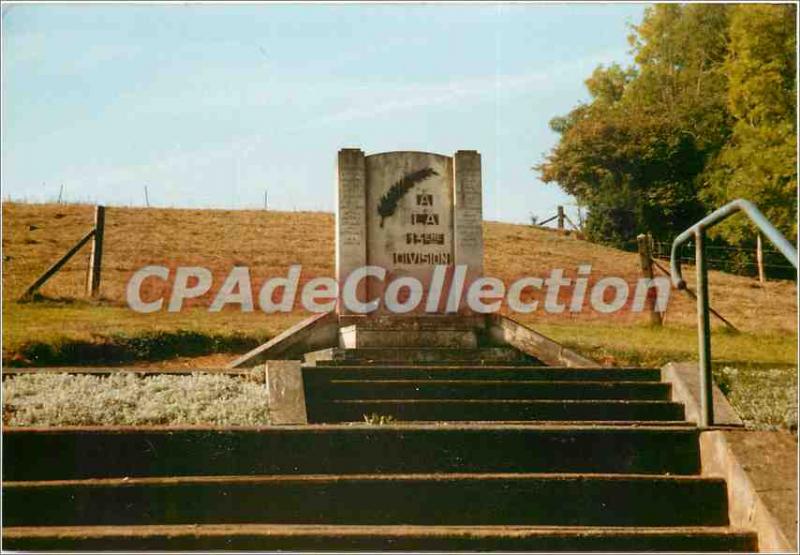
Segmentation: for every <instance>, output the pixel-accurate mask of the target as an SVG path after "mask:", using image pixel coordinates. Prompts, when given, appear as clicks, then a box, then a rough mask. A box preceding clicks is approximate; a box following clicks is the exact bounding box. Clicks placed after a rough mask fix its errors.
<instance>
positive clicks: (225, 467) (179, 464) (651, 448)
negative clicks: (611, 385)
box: [3, 422, 700, 481]
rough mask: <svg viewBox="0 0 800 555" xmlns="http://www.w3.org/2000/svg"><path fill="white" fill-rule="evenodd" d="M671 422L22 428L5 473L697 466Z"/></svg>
mask: <svg viewBox="0 0 800 555" xmlns="http://www.w3.org/2000/svg"><path fill="white" fill-rule="evenodd" d="M634 424H635V423H634ZM667 424H672V425H671V426H663V427H654V426H649V427H634V426H598V425H597V423H594V426H593V427H590V426H565V425H563V424H560V425H548V426H530V425H528V426H522V425H519V424H517V425H490V424H483V425H474V424H464V423H462V424H460V425H450V426H443V425H439V424H421V423H417V424H415V425H413V426H410V425H387V426H371V425H367V424H365V423H363V422H362V423H361V424H358V425H318V426H303V427H279V426H274V427H265V428H256V429H232V430H224V429H214V428H206V429H201V428H195V429H192V428H189V429H174V428H160V429H158V428H155V429H154V428H150V429H148V428H138V429H131V428H72V429H63V428H53V429H46V430H30V429H24V428H18V429H6V430H5V432H4V433H3V447H4V449H3V473H4V479H5V480H10V481H27V480H67V479H85V478H114V477H126V476H127V477H131V478H135V477H158V476H190V475H258V474H317V473H335V474H354V473H356V474H363V473H381V472H386V473H415V472H419V473H432V472H495V473H496V472H562V473H569V472H595V473H597V472H601V473H637V474H660V473H669V474H683V475H686V474H696V473H698V472H699V471H700V455H699V445H698V433H699V432H698V430H697V428H695V427H690V426H685V425H684V426H677V425H675V423H674V422H671V423H667ZM54 453H57V454H58V462H57V463H54V459H53V454H54Z"/></svg>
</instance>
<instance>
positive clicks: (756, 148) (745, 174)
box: [703, 4, 797, 243]
mask: <svg viewBox="0 0 800 555" xmlns="http://www.w3.org/2000/svg"><path fill="white" fill-rule="evenodd" d="M795 9H796V7H795V6H794V5H786V4H783V5H778V4H760V5H759V4H743V5H737V6H735V7H734V8H733V13H732V15H731V23H730V46H729V52H728V54H727V57H726V60H725V64H724V69H725V72H726V74H727V76H728V91H727V105H728V110H729V111H730V113H731V115H732V116H733V118H735V124H734V126H733V133H732V136H731V138H730V141H729V142H728V143H727V144H726V145H725V147H724V148H723V149H722V151H721V152H720V153H719V156H718V157H717V158H716V159H715V160H714V161H713V163H711V164H709V167H708V170H707V171H706V175H705V179H706V183H705V185H706V187H705V189H704V190H703V198H704V199H706V200H707V201H708V202H709V203H710V204H714V205H719V204H722V203H725V202H728V201H730V200H733V199H735V198H738V197H744V198H747V199H749V200H751V201H753V202H754V203H756V205H758V206H759V208H760V209H761V210H762V211H763V212H764V213H765V214H766V216H767V217H768V218H769V219H770V220H772V222H773V223H775V224H776V225H777V226H778V227H779V228H780V229H781V230H782V231H783V232H784V233H785V234H787V235H789V236H790V237H791V236H795V235H796V234H797V196H796V195H797V171H796V167H797V166H796V165H797V155H796V152H797V127H796V98H797V83H796V79H795V71H796V69H795V68H796V64H797V60H796V44H797V37H796V34H795ZM719 233H720V235H721V236H723V237H724V238H725V239H727V240H728V241H730V242H733V243H742V242H748V241H752V237H753V230H752V227H751V226H750V225H749V224H748V222H747V221H746V220H744V219H741V218H736V219H732V220H729V222H728V223H727V225H725V226H724V227H720V228H719Z"/></svg>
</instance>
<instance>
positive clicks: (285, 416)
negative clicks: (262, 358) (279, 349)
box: [264, 360, 308, 424]
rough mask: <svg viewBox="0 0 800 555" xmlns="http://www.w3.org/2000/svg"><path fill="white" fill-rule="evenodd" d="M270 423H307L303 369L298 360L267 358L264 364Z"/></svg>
mask: <svg viewBox="0 0 800 555" xmlns="http://www.w3.org/2000/svg"><path fill="white" fill-rule="evenodd" d="M264 372H265V380H266V386H267V407H268V411H269V419H270V423H272V424H307V423H308V416H307V413H306V395H305V389H304V388H303V369H302V367H301V365H300V361H299V360H268V361H267V363H266V365H265V366H264Z"/></svg>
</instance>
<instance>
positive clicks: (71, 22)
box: [1, 4, 645, 222]
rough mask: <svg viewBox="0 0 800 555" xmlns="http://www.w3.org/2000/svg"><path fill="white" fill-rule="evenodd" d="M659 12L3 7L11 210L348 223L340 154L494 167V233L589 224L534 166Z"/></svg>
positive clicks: (488, 207)
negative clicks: (99, 208)
mask: <svg viewBox="0 0 800 555" xmlns="http://www.w3.org/2000/svg"><path fill="white" fill-rule="evenodd" d="M644 8H645V6H644V5H641V4H537V5H534V4H478V5H452V4H451V5H445V4H426V5H425V4H393V5H386V4H384V5H378V4H367V5H365V4H361V5H352V4H338V5H332V4H302V5H301V4H269V5H267V4H263V5H252V4H250V5H230V4H218V5H199V4H194V5H192V4H190V5H186V4H169V5H147V6H144V5H135V4H116V5H63V4H62V5H57V4H39V5H21V4H4V6H3V12H2V176H1V179H2V196H3V199H14V200H27V201H35V202H43V201H54V200H56V199H57V198H58V196H59V191H60V189H61V187H62V186H63V198H64V200H66V201H69V202H79V201H80V202H91V203H101V204H106V205H110V206H113V205H129V206H130V205H132V206H143V205H144V203H145V196H144V189H145V187H147V190H148V196H149V201H150V204H151V205H152V206H162V207H192V208H262V207H263V206H264V194H265V191H266V192H267V201H268V204H269V207H270V208H272V209H276V210H324V211H333V209H334V206H335V173H334V169H335V162H336V153H337V151H338V150H339V149H340V148H345V147H357V148H361V149H363V150H364V151H365V152H366V153H367V154H368V155H369V154H373V153H377V152H385V151H392V150H420V151H430V152H437V153H440V154H447V155H452V154H453V153H454V152H455V151H457V150H477V151H479V152H480V153H481V155H482V160H483V189H484V200H483V203H484V206H483V209H484V218H485V219H487V220H496V221H498V220H499V221H507V222H529V221H530V216H531V215H535V216H538V217H539V218H540V220H541V219H542V218H544V217H547V216H549V215H552V214H555V211H556V206H557V205H559V204H562V205H566V206H567V211H568V213H574V210H575V208H574V206H572V204H573V203H574V200H573V199H571V198H570V197H569V196H567V195H565V194H564V193H563V192H562V191H560V189H559V188H558V186H557V185H555V184H544V183H542V182H541V181H539V179H538V174H537V172H536V171H534V170H533V169H532V167H533V166H534V165H536V164H537V163H539V162H541V161H542V159H543V157H544V156H545V154H546V153H547V152H548V151H549V150H550V149H551V148H552V147H553V146H554V145H555V144H556V142H557V139H558V136H557V135H556V134H555V133H553V132H552V131H551V130H550V129H549V127H548V121H549V120H550V119H551V118H553V117H554V116H557V115H563V114H565V113H567V112H568V111H569V110H570V109H571V108H573V107H574V106H575V105H577V104H578V103H579V102H581V101H586V100H588V94H587V92H586V88H585V86H584V80H585V79H586V78H587V77H588V76H589V75H590V74H591V72H592V70H593V69H594V68H595V67H596V66H597V65H599V64H609V63H611V62H618V63H623V64H628V63H630V62H631V54H630V52H629V46H628V44H627V40H626V37H627V35H628V34H629V32H630V30H629V27H628V26H629V25H630V24H636V23H638V22H639V21H640V20H641V17H642V14H643V12H644Z"/></svg>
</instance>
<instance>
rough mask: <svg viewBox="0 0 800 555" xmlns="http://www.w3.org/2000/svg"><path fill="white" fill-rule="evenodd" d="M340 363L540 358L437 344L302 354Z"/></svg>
mask: <svg viewBox="0 0 800 555" xmlns="http://www.w3.org/2000/svg"><path fill="white" fill-rule="evenodd" d="M323 361H324V362H333V363H337V362H340V363H342V364H346V365H359V364H365V365H366V364H373V363H384V364H391V365H393V366H402V365H407V364H438V365H445V366H446V365H448V364H465V363H469V364H475V365H485V364H494V365H503V366H506V365H513V364H525V365H531V364H534V365H541V364H542V363H541V361H539V360H538V359H536V358H534V357H531V356H528V355H526V354H525V353H522V352H520V351H518V350H517V349H514V348H511V347H481V348H475V349H461V348H456V349H448V348H441V347H411V348H409V347H373V348H359V349H348V348H341V347H332V348H330V349H320V350H318V351H312V352H310V353H306V354H305V356H304V362H305V363H306V364H307V365H315V364H316V363H317V362H323Z"/></svg>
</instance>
